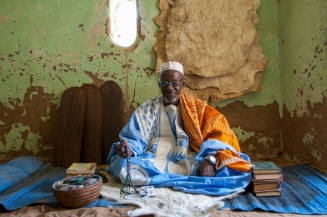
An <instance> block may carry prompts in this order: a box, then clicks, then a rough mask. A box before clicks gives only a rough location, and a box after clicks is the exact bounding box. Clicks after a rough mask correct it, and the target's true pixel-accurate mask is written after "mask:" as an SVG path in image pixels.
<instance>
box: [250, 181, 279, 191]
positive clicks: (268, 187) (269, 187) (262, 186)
mask: <svg viewBox="0 0 327 217" xmlns="http://www.w3.org/2000/svg"><path fill="white" fill-rule="evenodd" d="M280 188H281V182H268V183H253V192H261V191H279V190H280Z"/></svg>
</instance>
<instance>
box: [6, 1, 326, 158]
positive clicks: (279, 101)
mask: <svg viewBox="0 0 327 217" xmlns="http://www.w3.org/2000/svg"><path fill="white" fill-rule="evenodd" d="M138 3H139V12H140V26H141V31H140V36H139V37H138V38H137V41H136V43H135V46H133V48H129V49H124V48H119V47H117V46H115V45H113V44H112V43H111V41H110V39H109V37H108V36H107V34H106V32H105V31H106V19H107V15H108V11H109V10H108V5H107V1H106V0H96V1H88V0H79V1H73V0H48V1H46V2H45V1H41V0H33V1H23V0H3V1H2V2H1V7H0V161H1V160H4V159H8V158H12V157H15V156H18V155H20V154H22V153H29V154H35V155H38V156H42V157H43V159H45V160H49V159H50V158H51V154H52V149H53V145H54V144H55V142H56V134H55V131H56V122H57V120H58V107H59V104H60V98H61V96H62V94H63V92H64V90H66V89H68V88H69V87H73V86H81V85H83V84H85V83H94V84H96V85H101V84H102V83H103V82H104V81H107V80H113V81H115V82H117V83H118V84H119V85H120V87H121V88H122V90H123V93H124V99H125V102H126V108H125V113H126V114H127V115H128V114H130V112H131V111H132V110H133V109H135V108H136V107H137V106H138V105H139V104H140V103H142V102H144V101H145V100H146V99H148V98H150V97H152V96H156V95H158V94H159V93H160V92H159V89H158V87H157V85H156V79H157V76H156V74H155V67H156V54H155V52H154V51H153V49H152V47H153V45H154V44H155V42H156V39H155V37H154V34H155V33H156V31H157V30H158V26H157V25H156V24H155V23H154V18H155V17H156V16H158V15H159V13H160V10H159V9H158V3H159V0H152V1H138ZM325 3H326V1H324V0H320V1H319V0H281V1H277V0H262V3H261V5H260V7H259V9H258V11H257V13H258V15H259V18H260V21H259V23H258V24H257V29H258V31H259V35H260V43H261V45H262V47H263V53H264V55H266V56H267V58H268V64H267V69H266V71H265V74H264V77H263V80H262V91H261V92H259V93H248V94H245V95H243V96H241V97H239V98H236V99H230V100H225V101H222V102H219V103H217V104H215V105H214V106H216V107H217V108H219V109H221V110H222V111H225V112H226V113H227V114H228V111H231V113H229V114H228V115H227V117H228V119H229V120H231V125H232V127H233V128H234V129H235V131H236V133H237V134H238V137H239V139H240V141H241V143H243V146H244V150H245V151H248V152H249V153H250V154H251V153H256V154H257V156H256V157H259V158H264V157H268V156H270V153H269V150H272V149H273V151H271V152H273V153H274V155H273V156H277V155H278V153H279V152H280V151H281V147H282V146H281V139H280V137H281V133H280V131H281V129H280V126H279V125H278V124H279V122H280V121H281V120H280V116H281V114H282V113H285V112H287V111H290V112H291V113H294V114H295V113H296V114H298V115H299V114H305V111H306V108H305V107H304V104H305V102H306V101H308V100H309V101H310V103H316V102H321V101H322V100H323V97H324V96H325V94H326V92H325V89H326V88H325V86H324V84H325V83H326V77H325V76H322V73H323V69H326V54H323V53H317V51H316V46H317V45H318V44H319V46H321V47H319V49H318V51H320V48H322V46H324V41H326V28H325V27H324V28H325V30H324V31H321V32H319V31H318V30H319V28H323V26H321V25H322V22H323V20H322V21H321V23H320V24H321V25H320V24H319V25H318V24H317V20H319V19H320V18H322V16H324V15H323V14H324V13H323V12H325V11H326V8H325ZM307 7H308V8H309V9H308V10H304V9H306V8H307ZM293 8H294V9H293ZM290 14H291V15H293V16H289V15H290ZM298 14H301V16H300V17H297V16H298ZM325 14H326V13H325ZM308 17H309V18H308ZM298 20H300V21H301V22H298ZM319 22H320V21H319ZM325 23H326V22H325ZM302 25H304V26H305V28H303V26H302ZM314 31H318V32H319V33H318V32H317V33H313V32H314ZM299 33H301V34H299ZM311 36H312V38H313V39H312V38H311ZM303 41H305V42H306V43H308V46H307V45H306V43H303ZM324 49H326V48H324ZM297 52H299V53H300V54H299V55H298V53H297ZM314 55H316V57H314V58H313V56H314ZM299 56H301V57H299ZM320 59H323V60H320ZM309 60H310V61H311V62H308V61H309ZM309 64H311V66H310V65H309ZM314 65H315V67H314V69H312V70H313V71H315V72H316V71H319V73H316V74H313V73H312V74H311V75H310V77H309V79H310V82H309V83H308V81H306V80H305V79H304V77H303V76H305V75H303V73H302V74H300V73H298V72H302V71H305V69H306V68H308V67H309V66H310V69H311V68H312V67H313V66H314ZM294 69H295V70H296V73H294V71H293V70H294ZM306 76H308V75H306ZM320 77H323V78H322V79H320ZM310 84H312V85H314V86H315V89H314V90H311V89H310ZM316 87H319V88H316ZM299 88H302V90H303V91H304V92H303V96H302V97H298V96H297V93H298V89H299ZM283 102H284V104H283ZM301 106H302V107H301ZM230 108H233V109H234V110H233V109H230ZM240 108H241V109H240ZM285 108H286V110H285ZM234 111H235V112H234ZM258 112H259V113H260V114H261V115H258ZM236 113H241V114H247V116H242V115H238V114H236ZM266 116H267V117H268V118H267V119H265V120H263V119H264V118H265V117H266ZM248 117H251V118H248ZM272 122H273V123H274V124H270V123H272ZM265 125H273V127H271V128H267V129H265V130H262V129H263V128H264V127H265ZM271 131H274V133H273V134H271ZM277 134H278V135H277ZM306 138H307V140H305V141H306V142H308V141H309V140H310V138H311V137H310V136H307V137H306ZM308 139H309V140H308Z"/></svg>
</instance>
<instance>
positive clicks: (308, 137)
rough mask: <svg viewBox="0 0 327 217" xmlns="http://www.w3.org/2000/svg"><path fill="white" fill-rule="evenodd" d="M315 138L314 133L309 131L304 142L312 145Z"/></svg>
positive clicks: (304, 137)
mask: <svg viewBox="0 0 327 217" xmlns="http://www.w3.org/2000/svg"><path fill="white" fill-rule="evenodd" d="M313 139H314V135H312V133H310V132H308V133H306V134H304V136H303V139H302V142H303V144H305V145H310V144H311V143H312V142H313Z"/></svg>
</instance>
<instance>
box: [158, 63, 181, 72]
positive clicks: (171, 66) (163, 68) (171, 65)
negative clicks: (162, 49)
mask: <svg viewBox="0 0 327 217" xmlns="http://www.w3.org/2000/svg"><path fill="white" fill-rule="evenodd" d="M166 70H176V71H179V72H180V73H182V74H183V75H184V70H183V65H182V64H180V63H179V62H177V61H168V62H165V63H162V64H161V65H160V69H159V74H161V73H162V72H163V71H166Z"/></svg>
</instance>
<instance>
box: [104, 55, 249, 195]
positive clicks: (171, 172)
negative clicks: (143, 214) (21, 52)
mask: <svg viewBox="0 0 327 217" xmlns="http://www.w3.org/2000/svg"><path fill="white" fill-rule="evenodd" d="M158 83H159V87H160V89H161V92H162V96H158V97H155V98H152V99H150V100H148V101H146V102H145V103H143V104H142V105H141V106H140V107H139V108H137V109H136V110H135V111H134V113H133V114H132V117H131V118H130V121H129V122H128V123H127V124H126V126H125V127H124V128H123V129H122V131H121V132H120V134H119V137H120V139H121V141H120V142H117V143H114V144H113V146H112V148H111V150H110V153H109V156H108V163H109V171H110V172H111V173H113V174H114V175H115V176H116V177H119V178H120V179H121V180H124V178H125V177H126V174H127V160H126V157H128V156H130V168H129V170H130V174H131V176H130V178H131V179H132V182H133V183H134V184H135V185H155V186H158V187H173V188H174V189H176V190H181V191H184V192H189V193H202V194H208V195H226V194H230V193H233V192H235V191H237V190H239V189H242V188H245V187H246V186H247V185H248V184H249V182H250V180H251V174H250V173H249V172H250V169H251V163H250V162H249V157H248V156H247V155H245V154H242V153H240V148H239V144H238V140H237V138H236V136H235V134H234V132H233V131H232V130H231V129H230V127H229V124H228V122H227V121H226V119H225V117H224V116H223V115H222V114H221V113H219V112H218V111H217V110H215V109H214V108H213V107H211V106H209V105H207V104H206V103H205V102H203V101H201V100H198V99H196V98H194V97H191V96H187V95H181V94H180V92H181V90H182V88H183V87H184V86H185V80H184V72H183V66H182V65H181V64H180V63H178V62H176V61H169V62H166V63H163V64H162V65H161V66H160V70H159V82H158Z"/></svg>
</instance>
